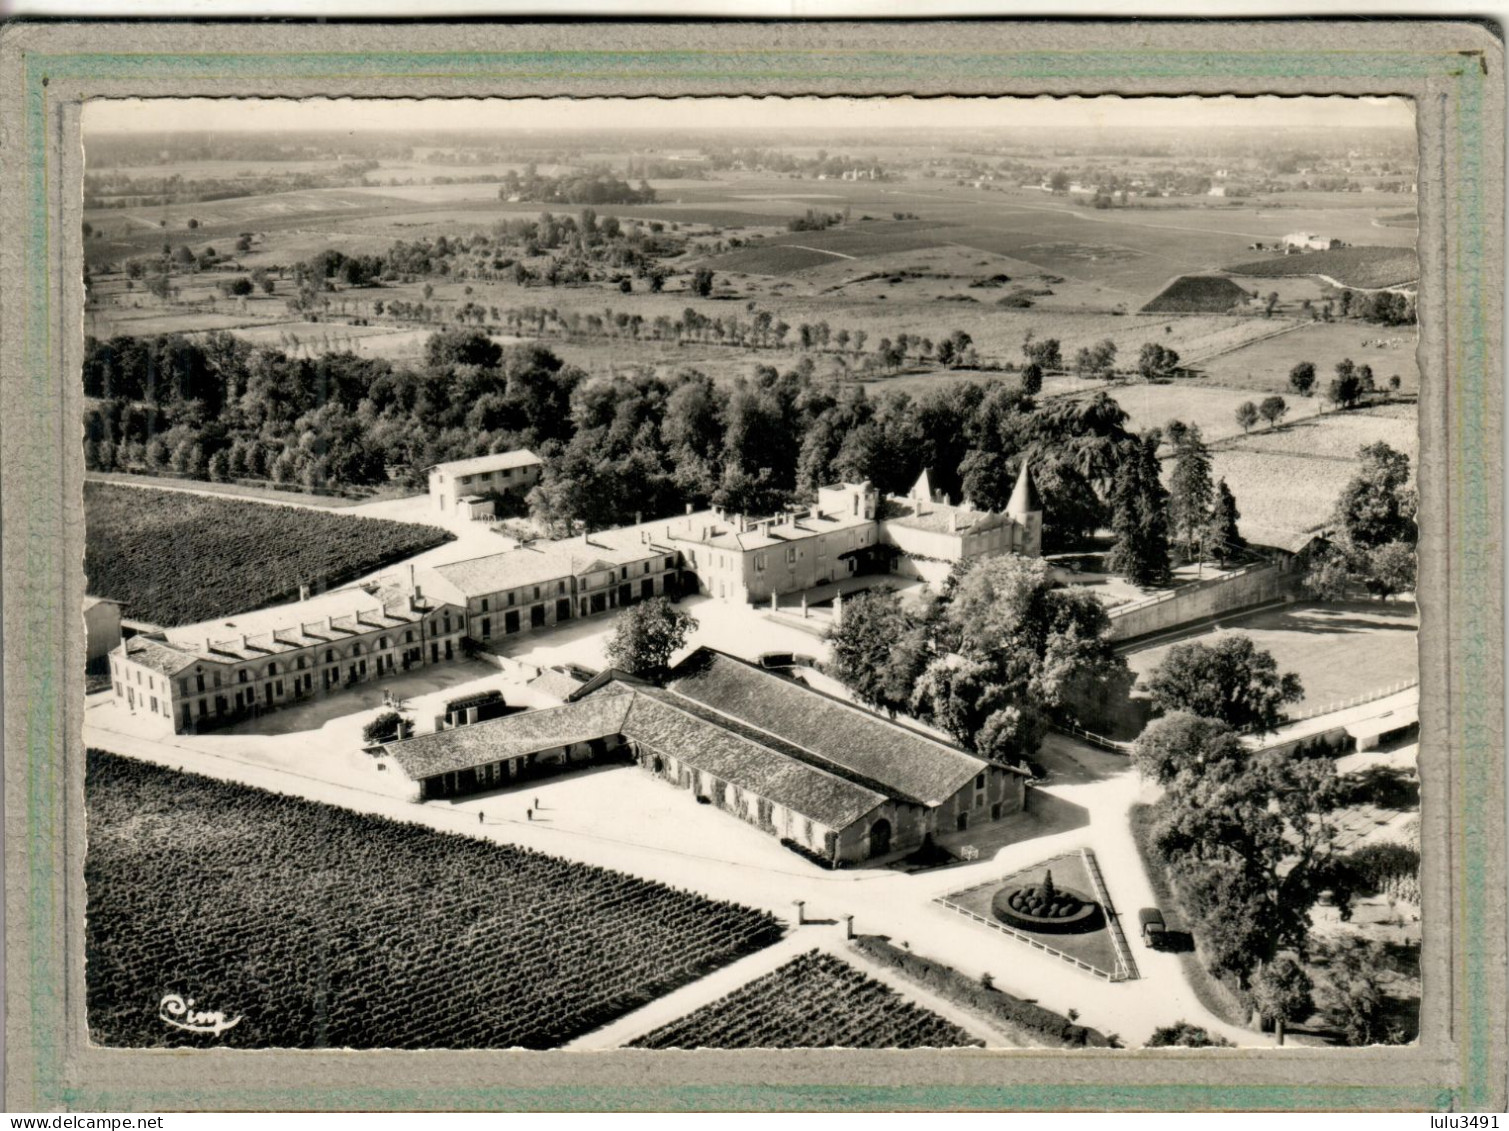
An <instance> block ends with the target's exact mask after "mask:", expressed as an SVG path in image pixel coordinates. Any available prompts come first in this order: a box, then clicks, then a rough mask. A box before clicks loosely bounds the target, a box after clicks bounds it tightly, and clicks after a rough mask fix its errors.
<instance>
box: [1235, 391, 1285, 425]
mask: <svg viewBox="0 0 1509 1131" xmlns="http://www.w3.org/2000/svg"><path fill="white" fill-rule="evenodd" d="M1248 403H1249V404H1250V403H1251V402H1250V401H1249V402H1248ZM1258 412H1259V413H1260V414H1262V417H1263V420H1264V422H1265V423H1267V425H1268V427H1269V428H1272V427H1273V426H1274V425H1276V424H1277V423H1278V422H1279V421H1280V420H1282V419H1284V417H1285V416H1287V415H1288V414H1289V405H1288V404H1287V403H1286V402H1285V401H1284V398H1283V397H1278V396H1273V397H1264V398H1263V403H1262V404H1260V405H1259V406H1258ZM1243 431H1244V432H1245V431H1246V429H1245V428H1244V429H1243Z"/></svg>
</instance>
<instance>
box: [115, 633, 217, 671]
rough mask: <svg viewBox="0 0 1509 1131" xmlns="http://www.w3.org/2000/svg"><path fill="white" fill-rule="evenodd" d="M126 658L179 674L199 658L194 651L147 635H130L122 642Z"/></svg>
mask: <svg viewBox="0 0 1509 1131" xmlns="http://www.w3.org/2000/svg"><path fill="white" fill-rule="evenodd" d="M122 647H124V648H125V650H126V659H128V660H130V661H131V662H132V663H134V664H141V665H142V666H143V667H147V668H151V669H152V670H153V671H155V672H159V673H161V674H162V675H177V674H178V673H179V672H181V671H183V669H184V668H186V667H188V666H190V665H191V664H193V663H194V662H195V661H197V660H198V659H199V656H198V655H196V654H195V653H194V652H193V651H191V650H188V649H184V648H179V647H176V646H175V645H173V644H170V643H168V642H166V641H162V640H154V639H152V638H151V637H147V636H132V637H128V638H127V639H126V640H125V641H124V642H123V644H122Z"/></svg>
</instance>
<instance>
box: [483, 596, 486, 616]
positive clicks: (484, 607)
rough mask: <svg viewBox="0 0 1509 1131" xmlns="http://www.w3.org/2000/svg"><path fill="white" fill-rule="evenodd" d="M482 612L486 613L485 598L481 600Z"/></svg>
mask: <svg viewBox="0 0 1509 1131" xmlns="http://www.w3.org/2000/svg"><path fill="white" fill-rule="evenodd" d="M482 611H483V612H484V613H485V612H487V598H486V597H483V598H482Z"/></svg>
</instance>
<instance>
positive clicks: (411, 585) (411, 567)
mask: <svg viewBox="0 0 1509 1131" xmlns="http://www.w3.org/2000/svg"><path fill="white" fill-rule="evenodd" d="M409 588H410V589H413V588H414V563H413V562H410V563H409Z"/></svg>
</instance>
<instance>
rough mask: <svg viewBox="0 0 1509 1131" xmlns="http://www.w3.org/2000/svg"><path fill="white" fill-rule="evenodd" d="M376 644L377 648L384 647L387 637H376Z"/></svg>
mask: <svg viewBox="0 0 1509 1131" xmlns="http://www.w3.org/2000/svg"><path fill="white" fill-rule="evenodd" d="M377 646H378V647H379V648H386V647H387V646H388V638H387V637H386V636H379V637H378V638H377Z"/></svg>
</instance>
